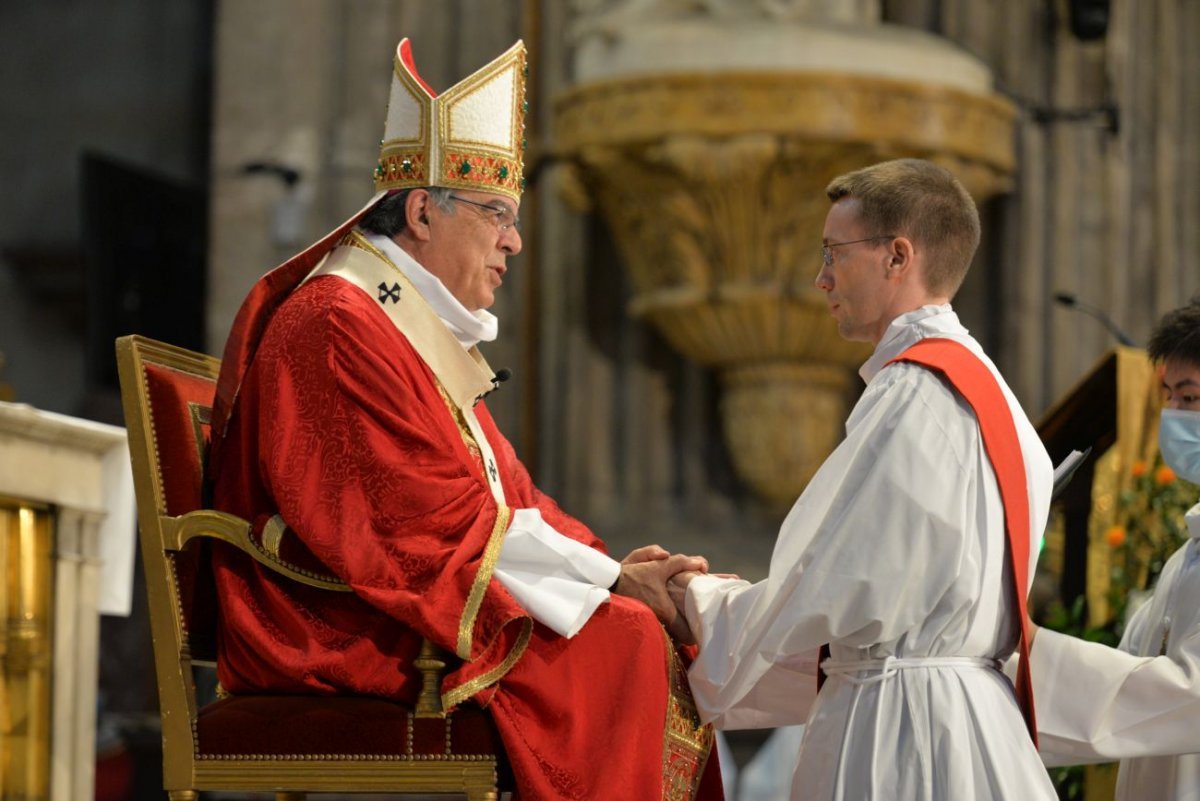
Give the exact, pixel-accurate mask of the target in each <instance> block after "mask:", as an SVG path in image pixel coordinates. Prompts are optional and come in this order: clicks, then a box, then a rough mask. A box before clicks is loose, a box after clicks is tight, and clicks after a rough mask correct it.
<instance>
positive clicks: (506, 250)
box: [421, 189, 521, 312]
mask: <svg viewBox="0 0 1200 801" xmlns="http://www.w3.org/2000/svg"><path fill="white" fill-rule="evenodd" d="M450 197H451V198H452V202H453V204H454V206H455V208H454V209H452V210H451V211H443V210H442V209H439V208H438V207H437V206H436V205H434V204H430V206H429V231H430V247H429V250H428V252H427V253H426V254H425V257H424V259H423V260H422V264H421V266H423V267H424V268H425V269H427V270H429V272H431V273H433V274H434V275H436V276H437V277H438V278H439V279H441V282H442V283H443V284H445V286H446V289H448V290H449V291H450V294H451V295H453V296H454V297H455V299H456V300H458V302H459V303H461V304H462V305H463V306H465V307H466V308H467V310H468V311H472V312H475V311H479V310H480V309H486V308H488V307H489V306H491V305H492V304H493V303H495V301H496V295H495V293H496V289H497V288H498V287H499V286H500V284H501V283H502V282H503V278H504V273H506V272H507V271H508V266H507V264H506V263H505V261H506V259H507V258H508V257H509V256H515V255H516V254H518V253H520V252H521V234H520V233H518V231H517V226H516V225H515V220H516V216H517V204H516V202H515V201H514V200H513V199H512V198H510V197H507V196H505V195H497V194H493V193H491V192H476V191H472V190H467V189H456V190H454V194H452V195H451V196H450Z"/></svg>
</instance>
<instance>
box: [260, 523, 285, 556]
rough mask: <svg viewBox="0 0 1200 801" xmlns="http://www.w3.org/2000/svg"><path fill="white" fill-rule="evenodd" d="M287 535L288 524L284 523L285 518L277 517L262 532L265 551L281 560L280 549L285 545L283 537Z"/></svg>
mask: <svg viewBox="0 0 1200 801" xmlns="http://www.w3.org/2000/svg"><path fill="white" fill-rule="evenodd" d="M285 533H287V523H285V522H283V518H282V517H280V516H279V515H275V516H274V517H272V518H271V519H270V520H268V521H267V524H266V525H265V526H263V530H262V547H263V550H264V551H266V552H267V553H269V554H270V555H271V556H274V557H275V558H276V559H278V558H279V547H280V546H281V545H283V535H284V534H285Z"/></svg>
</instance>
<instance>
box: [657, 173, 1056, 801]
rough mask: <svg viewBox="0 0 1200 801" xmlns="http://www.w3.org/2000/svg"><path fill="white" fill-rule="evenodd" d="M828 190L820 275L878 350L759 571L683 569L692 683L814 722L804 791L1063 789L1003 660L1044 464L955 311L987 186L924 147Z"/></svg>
mask: <svg viewBox="0 0 1200 801" xmlns="http://www.w3.org/2000/svg"><path fill="white" fill-rule="evenodd" d="M827 193H828V195H829V198H830V200H831V201H833V207H832V208H831V209H830V211H829V214H828V216H827V218H826V220H825V230H824V246H823V247H822V258H823V265H822V268H821V271H820V274H819V275H818V276H817V281H816V285H817V287H818V288H819V289H821V290H822V291H823V292H824V293H825V296H826V299H827V300H828V303H829V309H830V313H831V314H832V315H833V318H834V319H835V320H836V321H837V326H838V331H839V332H840V333H841V335H842V336H843V337H845V338H847V339H851V340H858V341H866V342H870V343H872V344H873V345H874V346H875V352H874V354H873V355H872V356H871V358H870V359H869V360H868V361H867V362H866V364H864V365H863V367H862V368H861V370H860V371H859V372H860V374H861V375H862V377H863V379H864V380H865V381H866V382H867V386H866V390H865V391H864V393H863V395H862V397H861V399H860V400H859V402H858V403H857V405H856V406H855V407H854V410H853V411H852V412H851V414H850V418H849V420H848V421H847V423H846V438H845V440H844V441H843V442H842V444H841V445H839V446H838V448H837V449H836V450H835V451H834V453H833V454H832V455H831V456H830V457H829V459H828V460H826V462H825V464H824V465H822V466H821V469H820V470H819V471H818V472H817V474H816V475H815V476H814V477H813V479H812V481H811V482H810V483H809V485H808V487H807V489H806V490H805V491H804V493H803V494H802V495H801V496H800V499H799V500H798V501H797V502H796V505H795V506H794V507H793V508H792V511H791V513H790V514H789V515H788V517H787V519H786V520H785V521H784V523H783V526H782V528H781V529H780V532H779V539H778V542H777V543H776V545H775V552H774V554H773V556H772V559H771V565H770V572H769V576H768V578H767V579H766V580H765V581H761V582H759V583H757V584H749V583H747V582H744V581H730V580H721V579H719V578H717V577H713V576H700V575H691V574H683V575H681V576H678V577H676V578H675V579H674V580H673V581H672V593H673V597H675V599H676V602H677V603H678V604H680V605H681V606H682V607H683V608H685V609H686V614H687V619H688V622H689V623H690V625H691V627H692V629H693V631H694V632H695V635H696V638H697V640H698V642H699V644H700V655H699V657H698V659H697V661H696V663H695V664H694V665H693V667H692V668H691V671H690V679H691V683H692V691H693V693H694V695H695V697H696V701H697V704H698V706H699V707H700V710H701V715H702V717H704V718H705V719H707V720H713V721H715V722H716V723H717V725H718V726H721V727H727V728H746V727H757V726H775V725H785V724H793V723H804V722H807V728H806V730H805V734H804V740H803V743H802V745H801V748H800V754H799V759H798V764H797V766H796V771H795V774H794V778H793V784H792V798H794V799H809V800H811V801H834V799H839V800H840V799H846V800H847V801H851V800H853V801H857V800H858V799H865V798H888V799H900V800H904V799H920V800H921V801H952V800H953V801H964V800H966V799H1017V798H1019V799H1022V801H1037V800H1038V799H1045V801H1050V799H1054V798H1055V793H1054V790H1053V788H1052V787H1051V785H1050V781H1049V779H1048V777H1047V775H1046V771H1045V770H1044V769H1043V767H1042V764H1041V761H1040V760H1039V759H1038V755H1037V751H1036V749H1035V746H1034V743H1033V741H1032V739H1031V736H1030V732H1029V731H1028V729H1027V726H1028V725H1029V722H1030V720H1029V718H1030V717H1031V715H1030V716H1027V719H1026V720H1025V721H1023V720H1022V715H1021V709H1019V707H1018V703H1017V700H1016V698H1015V697H1014V692H1013V687H1012V685H1011V684H1010V683H1009V681H1008V680H1007V679H1006V678H1005V676H1004V675H1003V674H1002V673H1001V672H1000V670H999V669H998V668H999V661H1000V660H1003V659H1005V658H1006V657H1008V656H1009V654H1011V653H1012V651H1013V648H1014V646H1015V645H1016V644H1017V643H1018V641H1019V639H1020V632H1021V631H1022V623H1023V621H1024V611H1023V606H1022V605H1021V601H1022V599H1023V598H1024V596H1025V594H1026V593H1027V592H1028V588H1029V587H1028V576H1029V575H1030V573H1031V569H1032V564H1033V558H1034V555H1033V553H1031V552H1035V551H1036V549H1034V548H1031V542H1033V541H1034V538H1035V537H1036V536H1037V535H1039V534H1040V533H1041V531H1042V529H1043V527H1044V525H1045V522H1046V517H1047V514H1048V510H1049V503H1050V491H1051V485H1052V469H1051V465H1050V460H1049V458H1048V456H1047V455H1046V452H1045V449H1044V448H1043V447H1042V445H1041V442H1040V441H1039V439H1038V437H1037V434H1036V433H1035V431H1034V429H1033V426H1032V425H1031V424H1030V423H1029V420H1028V419H1027V418H1026V416H1025V414H1024V413H1023V412H1022V411H1021V407H1020V406H1019V405H1018V403H1017V401H1016V399H1015V398H1014V397H1013V395H1012V393H1011V392H1010V391H1009V390H1008V388H1007V386H1005V384H1004V381H1003V379H1002V378H1001V377H1000V375H999V373H998V372H997V371H996V368H995V366H994V365H993V364H992V363H991V361H990V360H989V359H988V358H987V356H985V355H984V353H983V351H982V349H981V348H980V346H979V345H978V343H976V342H975V340H974V339H972V338H971V336H970V334H968V333H967V330H966V329H965V328H963V326H962V325H961V324H960V323H959V321H958V318H957V316H956V315H955V313H954V311H953V310H952V309H951V307H950V299H951V298H952V297H953V295H954V294H955V292H956V291H957V289H958V287H959V286H960V285H961V283H962V280H963V277H964V275H965V274H966V271H967V268H968V266H969V265H970V262H971V257H972V255H973V254H974V252H975V249H976V247H977V246H978V243H979V217H978V213H977V211H976V209H975V204H974V203H973V202H972V200H971V197H970V196H969V195H968V194H967V192H966V191H965V190H964V189H963V187H962V186H961V185H960V184H959V183H958V181H956V180H955V179H954V178H953V176H951V175H950V173H949V172H947V171H946V170H945V169H943V168H941V167H939V166H936V165H934V164H931V163H929V162H926V161H919V160H915V159H905V160H901V161H892V162H887V163H883V164H878V165H875V166H873V167H868V168H866V169H863V170H859V171H857V172H853V173H850V174H848V175H844V176H841V177H839V178H835V179H834V180H833V182H832V183H831V184H830V185H829V187H828V189H827ZM982 390H986V392H983V391H982ZM993 451H995V452H993ZM1007 529H1011V532H1009V531H1008V530H1007ZM684 586H686V590H681V588H682V587H684ZM826 643H828V644H829V652H830V657H831V658H828V659H825V660H824V661H822V662H821V666H822V668H823V670H824V673H825V674H826V675H827V676H828V678H827V680H826V681H825V682H824V685H823V687H822V688H821V689H820V692H819V694H817V696H816V701H815V703H812V698H813V694H814V692H815V690H816V684H817V682H816V681H815V678H814V677H813V675H812V673H813V672H815V671H814V667H815V666H814V664H813V663H814V661H815V654H816V653H817V649H818V647H819V646H822V645H824V644H826ZM810 705H811V710H810ZM1026 711H1027V713H1028V712H1031V711H1032V710H1031V709H1030V708H1029V706H1028V705H1026Z"/></svg>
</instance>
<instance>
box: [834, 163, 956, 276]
mask: <svg viewBox="0 0 1200 801" xmlns="http://www.w3.org/2000/svg"><path fill="white" fill-rule="evenodd" d="M825 194H827V195H828V196H829V199H830V200H831V201H833V202H834V203H836V202H838V201H839V200H843V199H845V198H855V199H857V200H858V202H859V208H860V217H861V219H862V222H863V224H864V225H865V226H866V228H867V232H868V233H869V234H871V235H872V236H906V237H908V238H909V239H911V240H912V241H913V242H914V243H915V244H917V245H918V246H923V247H925V248H926V249H927V250H928V254H929V258H928V260H927V261H926V264H927V269H926V274H925V288H926V289H928V290H929V291H930V292H934V293H936V294H939V295H940V294H945V295H948V296H953V295H954V293H955V292H957V291H958V288H959V287H960V286H962V282H963V279H964V278H966V277H967V269H968V268H969V267H970V266H971V259H972V258H973V257H974V256H975V249H976V248H978V247H979V210H978V209H976V208H975V201H973V200H972V199H971V195H970V194H969V193H968V192H967V190H966V189H964V188H963V185H962V184H961V183H959V182H958V179H957V178H955V177H954V176H953V175H951V174H950V171H949V170H947V169H946V168H944V167H940V166H938V165H937V164H934V163H933V162H930V161H924V160H923V159H896V160H895V161H885V162H882V163H881V164H875V165H872V166H870V167H864V168H863V169H861V170H855V171H854V172H848V173H846V174H845V175H839V176H838V177H837V178H834V179H833V180H832V181H830V182H829V186H827V187H825Z"/></svg>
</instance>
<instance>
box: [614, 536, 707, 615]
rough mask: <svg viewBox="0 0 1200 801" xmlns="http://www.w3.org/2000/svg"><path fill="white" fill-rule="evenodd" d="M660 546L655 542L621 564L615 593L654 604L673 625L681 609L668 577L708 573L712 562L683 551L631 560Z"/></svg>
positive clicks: (653, 606)
mask: <svg viewBox="0 0 1200 801" xmlns="http://www.w3.org/2000/svg"><path fill="white" fill-rule="evenodd" d="M657 547H658V546H655V545H651V546H647V547H646V548H638V549H637V550H636V551H634V552H633V553H631V554H630V555H629V556H628V557H626V559H625V561H624V562H622V563H621V576H620V578H618V579H617V584H616V586H615V587H613V592H615V593H617V594H618V595H625V596H628V597H630V598H636V599H637V600H639V601H641V602H642V603H644V604H646V606H648V607H650V609H651V610H652V611H653V612H654V614H655V615H656V616H657V617H658V619H659V620H661V621H662V622H663V623H665V624H667V625H671V624H672V623H673V622H674V621H675V617H676V614H677V611H676V608H675V604H674V603H673V602H672V601H671V598H670V597H669V596H668V595H667V579H669V578H671V576H674V575H675V574H676V573H682V572H684V571H699V572H704V571H706V570H708V562H707V561H706V560H705V559H704V558H703V557H700V556H685V555H684V554H679V553H677V554H675V555H673V556H666V557H654V556H650V557H648V559H643V561H632V562H631V561H630V560H631V559H633V558H634V556H635V554H639V552H648V551H649V549H652V548H657ZM658 550H662V549H661V548H659V549H658ZM643 555H644V554H643Z"/></svg>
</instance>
